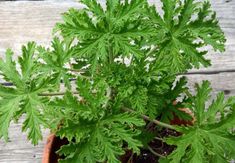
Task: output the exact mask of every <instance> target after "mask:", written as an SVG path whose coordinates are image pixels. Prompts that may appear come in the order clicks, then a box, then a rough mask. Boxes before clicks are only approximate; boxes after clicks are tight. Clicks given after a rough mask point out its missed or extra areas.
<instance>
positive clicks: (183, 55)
mask: <svg viewBox="0 0 235 163" xmlns="http://www.w3.org/2000/svg"><path fill="white" fill-rule="evenodd" d="M162 3H163V11H164V15H163V17H161V16H160V15H159V14H158V13H156V9H155V7H149V10H148V12H147V14H146V16H149V18H150V19H151V20H152V21H153V23H154V24H155V25H156V26H157V27H156V28H157V29H158V31H161V33H162V35H161V36H162V37H161V40H163V41H161V40H158V39H159V38H156V40H157V41H153V42H154V43H157V46H159V48H158V51H157V53H156V56H157V57H158V59H157V60H156V65H157V64H160V63H161V62H166V63H167V62H168V63H170V65H171V67H172V71H173V72H176V73H177V72H184V71H185V70H187V69H190V68H192V67H195V68H199V67H200V66H201V65H202V66H205V67H207V66H209V65H210V61H209V60H208V59H206V58H205V57H204V55H205V54H207V51H202V50H201V49H202V48H203V47H205V46H208V45H211V46H212V47H213V48H214V50H220V51H224V43H225V37H224V33H223V32H222V30H221V28H220V27H219V24H218V21H217V19H216V15H215V13H214V12H213V11H212V10H211V5H210V3H209V2H208V1H204V2H196V1H193V0H184V1H176V0H164V1H162Z"/></svg>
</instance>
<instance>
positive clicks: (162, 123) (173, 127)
mask: <svg viewBox="0 0 235 163" xmlns="http://www.w3.org/2000/svg"><path fill="white" fill-rule="evenodd" d="M122 110H124V111H126V112H131V113H134V112H135V111H134V110H132V109H129V108H126V107H124V108H122ZM141 117H142V118H143V119H144V120H147V121H150V122H153V123H155V124H156V125H159V126H161V127H165V128H169V129H172V130H176V129H177V127H175V126H172V125H169V124H167V123H164V122H160V121H158V120H156V119H154V120H152V119H151V118H149V117H148V116H147V115H144V114H142V115H141Z"/></svg>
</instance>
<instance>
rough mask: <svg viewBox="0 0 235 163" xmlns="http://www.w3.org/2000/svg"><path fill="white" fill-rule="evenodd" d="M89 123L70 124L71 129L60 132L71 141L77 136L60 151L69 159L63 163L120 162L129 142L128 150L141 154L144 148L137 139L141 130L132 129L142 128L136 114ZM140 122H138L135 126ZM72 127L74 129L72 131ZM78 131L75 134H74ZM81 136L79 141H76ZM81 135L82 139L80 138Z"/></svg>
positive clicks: (113, 116) (115, 116) (119, 115)
mask: <svg viewBox="0 0 235 163" xmlns="http://www.w3.org/2000/svg"><path fill="white" fill-rule="evenodd" d="M87 122H88V121H84V122H82V121H81V119H80V123H82V124H86V125H85V126H83V125H82V126H81V125H77V124H76V125H75V123H74V122H70V123H71V124H72V123H74V125H73V124H72V125H71V124H69V127H65V128H64V127H63V128H62V129H60V130H59V132H58V133H59V135H64V136H66V137H67V136H68V137H69V138H70V139H71V138H72V135H73V137H75V138H76V139H75V140H76V143H74V140H73V141H71V142H70V144H69V145H66V146H63V147H62V148H61V149H60V150H59V154H60V155H62V154H64V155H65V156H66V158H65V159H64V160H62V161H61V162H96V161H105V160H108V161H109V162H120V161H119V160H118V156H120V155H122V154H124V150H123V148H122V145H123V143H124V142H127V144H128V148H129V149H132V150H133V151H134V152H139V148H140V147H141V146H142V144H141V142H140V141H139V140H137V139H136V138H135V137H137V136H138V135H139V134H140V131H138V130H137V129H134V128H131V126H133V125H138V126H142V125H143V124H144V122H143V120H141V119H140V118H139V117H138V116H137V115H134V114H128V113H124V114H118V115H112V116H107V117H104V118H102V119H100V120H99V121H93V122H92V123H89V122H88V123H87ZM136 122H137V123H136ZM71 126H74V127H72V128H70V127H71ZM74 131H76V132H74ZM78 134H79V135H80V136H79V139H77V136H78ZM81 135H82V136H81Z"/></svg>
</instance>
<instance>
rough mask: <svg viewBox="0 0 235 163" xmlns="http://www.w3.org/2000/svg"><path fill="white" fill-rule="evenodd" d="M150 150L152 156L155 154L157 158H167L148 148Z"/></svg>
mask: <svg viewBox="0 0 235 163" xmlns="http://www.w3.org/2000/svg"><path fill="white" fill-rule="evenodd" d="M148 150H149V151H150V152H151V153H152V154H154V155H156V156H158V157H161V158H166V157H165V156H163V155H161V154H159V153H157V152H155V151H154V150H153V149H152V148H151V147H150V146H148Z"/></svg>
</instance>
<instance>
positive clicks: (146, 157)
mask: <svg viewBox="0 0 235 163" xmlns="http://www.w3.org/2000/svg"><path fill="white" fill-rule="evenodd" d="M179 135H180V134H179V133H177V132H175V131H173V130H169V129H163V130H161V131H159V132H158V134H157V136H158V137H160V138H163V137H168V136H179ZM148 145H149V147H150V148H152V150H154V152H156V153H158V154H160V155H162V156H167V155H169V154H170V153H171V152H172V151H173V150H174V149H175V147H174V146H170V145H167V144H166V143H164V142H162V141H161V140H159V139H154V140H153V141H151V142H150V143H149V144H148ZM158 160H159V157H158V156H156V155H155V154H153V153H152V152H151V151H150V150H148V149H141V153H140V155H138V156H137V155H133V153H132V152H131V151H128V152H126V154H125V155H124V156H122V157H121V161H122V163H157V162H158Z"/></svg>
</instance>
